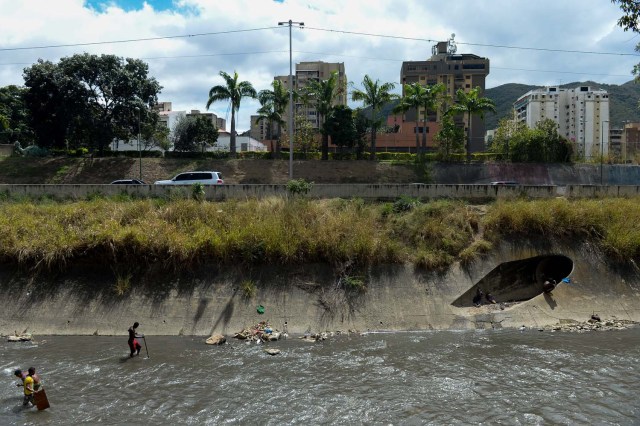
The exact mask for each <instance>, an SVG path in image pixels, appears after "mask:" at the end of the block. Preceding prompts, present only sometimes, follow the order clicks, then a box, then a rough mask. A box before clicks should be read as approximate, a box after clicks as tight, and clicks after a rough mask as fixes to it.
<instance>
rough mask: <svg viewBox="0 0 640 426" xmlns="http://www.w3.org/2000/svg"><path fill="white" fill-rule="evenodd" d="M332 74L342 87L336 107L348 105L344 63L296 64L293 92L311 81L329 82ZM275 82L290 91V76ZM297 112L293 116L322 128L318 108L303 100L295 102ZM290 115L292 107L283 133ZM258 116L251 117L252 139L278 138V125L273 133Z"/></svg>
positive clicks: (286, 114) (280, 76) (287, 112)
mask: <svg viewBox="0 0 640 426" xmlns="http://www.w3.org/2000/svg"><path fill="white" fill-rule="evenodd" d="M332 72H336V73H338V87H341V88H342V90H341V93H340V94H339V95H338V96H337V97H336V100H335V103H334V105H347V75H346V74H345V68H344V63H343V62H336V63H333V62H323V61H314V62H300V63H298V64H296V67H295V71H294V74H293V76H292V80H293V81H292V83H293V90H294V92H300V91H301V90H302V89H303V88H304V87H305V86H306V85H307V84H308V83H309V81H311V80H315V81H320V80H327V79H328V78H329V77H330V76H331V73H332ZM273 79H274V80H279V81H281V82H282V84H283V85H284V87H285V88H287V90H288V89H289V76H288V75H279V76H275V77H274V78H273ZM294 103H295V110H294V113H293V115H294V116H296V115H299V114H300V115H303V116H304V117H306V118H307V120H309V122H310V123H311V125H312V126H313V127H314V128H315V129H318V128H320V117H319V116H318V111H317V110H316V108H315V107H314V106H313V105H311V106H306V105H304V104H303V103H302V101H301V100H298V101H294ZM289 113H290V107H287V111H286V112H285V125H284V126H282V129H281V131H282V133H283V134H284V133H285V132H286V126H287V124H286V123H288V122H289ZM257 119H258V116H257V115H252V116H251V128H250V131H249V132H250V135H251V137H253V138H255V139H258V140H265V139H267V138H268V137H269V135H272V138H275V137H276V136H277V125H276V124H272V126H273V128H272V131H271V132H269V131H268V130H269V129H268V126H269V125H268V123H267V121H266V120H264V121H260V122H257Z"/></svg>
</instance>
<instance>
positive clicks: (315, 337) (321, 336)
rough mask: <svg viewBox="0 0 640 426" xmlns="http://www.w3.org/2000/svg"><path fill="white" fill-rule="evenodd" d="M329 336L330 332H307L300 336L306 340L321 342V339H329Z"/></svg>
mask: <svg viewBox="0 0 640 426" xmlns="http://www.w3.org/2000/svg"><path fill="white" fill-rule="evenodd" d="M328 338H329V333H316V334H305V335H304V336H301V337H300V339H301V340H302V341H305V342H319V341H321V340H327V339H328Z"/></svg>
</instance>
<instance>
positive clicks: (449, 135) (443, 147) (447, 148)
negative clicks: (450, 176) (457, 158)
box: [435, 114, 465, 161]
mask: <svg viewBox="0 0 640 426" xmlns="http://www.w3.org/2000/svg"><path fill="white" fill-rule="evenodd" d="M435 140H436V142H438V158H439V159H440V160H442V161H450V160H451V158H452V154H455V153H458V152H462V151H463V150H464V140H465V139H464V129H462V128H460V127H459V126H456V123H454V122H453V118H452V117H451V116H450V115H449V114H443V116H442V122H441V127H440V131H438V133H437V134H436V136H435Z"/></svg>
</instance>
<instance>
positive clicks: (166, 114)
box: [153, 102, 226, 131]
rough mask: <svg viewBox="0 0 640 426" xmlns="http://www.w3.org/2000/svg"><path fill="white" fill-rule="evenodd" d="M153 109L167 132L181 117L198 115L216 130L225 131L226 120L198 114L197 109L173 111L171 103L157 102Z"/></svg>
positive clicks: (201, 113)
mask: <svg viewBox="0 0 640 426" xmlns="http://www.w3.org/2000/svg"><path fill="white" fill-rule="evenodd" d="M153 108H154V109H155V110H156V111H157V112H158V115H159V116H160V122H161V123H164V125H165V126H167V128H168V129H169V130H173V128H174V127H175V126H176V123H177V122H178V120H179V119H180V118H181V117H194V116H198V115H202V116H205V117H207V118H209V119H210V120H211V122H212V123H213V125H214V126H216V128H217V129H218V130H221V131H224V130H226V120H225V119H224V118H220V117H218V116H217V115H216V114H214V113H212V112H200V110H197V109H192V110H191V111H190V112H186V111H173V109H172V105H171V102H158V103H157V104H156V105H154V107H153Z"/></svg>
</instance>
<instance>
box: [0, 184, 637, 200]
mask: <svg viewBox="0 0 640 426" xmlns="http://www.w3.org/2000/svg"><path fill="white" fill-rule="evenodd" d="M123 193H126V194H128V195H131V196H134V197H142V198H144V197H178V198H181V197H189V196H190V195H191V187H189V186H159V185H6V184H5V185H0V195H1V194H6V195H8V196H10V197H18V198H19V197H34V198H38V197H47V196H48V197H53V198H58V199H85V198H87V197H90V196H92V195H103V196H115V195H120V194H123ZM285 195H287V187H286V185H275V184H273V185H272V184H270V185H248V184H246V185H244V184H243V185H221V186H212V187H207V188H206V198H207V199H208V200H216V201H221V200H225V199H247V198H263V197H270V196H285ZM638 195H640V185H611V186H606V185H605V186H600V185H565V186H557V185H518V186H497V185H486V184H480V185H443V184H437V185H434V184H315V185H313V186H312V188H311V191H310V192H309V194H308V196H309V197H311V198H362V199H365V200H394V199H397V198H399V197H401V196H410V197H416V198H421V199H439V198H454V199H465V200H491V199H509V198H518V197H528V198H554V197H568V198H594V197H636V196H638Z"/></svg>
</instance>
